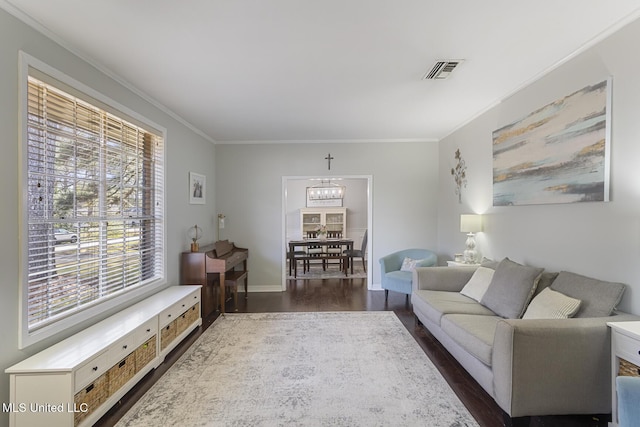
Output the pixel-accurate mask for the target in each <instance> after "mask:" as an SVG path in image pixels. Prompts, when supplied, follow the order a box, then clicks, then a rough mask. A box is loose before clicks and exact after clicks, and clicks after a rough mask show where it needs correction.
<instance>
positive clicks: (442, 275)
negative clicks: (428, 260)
mask: <svg viewBox="0 0 640 427" xmlns="http://www.w3.org/2000/svg"><path fill="white" fill-rule="evenodd" d="M475 271H476V267H417V268H416V269H415V270H414V271H413V289H414V290H430V291H452V292H460V290H461V289H462V288H464V285H466V284H467V282H468V281H469V279H470V278H471V276H473V273H474V272H475Z"/></svg>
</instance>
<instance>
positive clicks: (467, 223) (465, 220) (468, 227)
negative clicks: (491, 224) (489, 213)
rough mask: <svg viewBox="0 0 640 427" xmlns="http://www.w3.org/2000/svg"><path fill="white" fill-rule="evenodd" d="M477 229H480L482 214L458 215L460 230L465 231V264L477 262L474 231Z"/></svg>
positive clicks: (477, 230)
mask: <svg viewBox="0 0 640 427" xmlns="http://www.w3.org/2000/svg"><path fill="white" fill-rule="evenodd" d="M479 231H482V215H477V214H462V215H460V232H461V233H467V241H466V243H465V244H466V246H467V248H466V249H465V250H464V262H465V264H475V263H477V262H478V251H476V239H475V233H477V232H479Z"/></svg>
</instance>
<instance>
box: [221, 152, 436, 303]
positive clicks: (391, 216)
mask: <svg viewBox="0 0 640 427" xmlns="http://www.w3.org/2000/svg"><path fill="white" fill-rule="evenodd" d="M327 153H331V155H332V156H333V157H334V160H333V161H332V162H331V170H330V171H328V170H327V161H326V160H324V157H326V156H327ZM328 175H333V176H343V175H355V176H365V175H366V176H369V175H371V176H373V180H372V181H373V184H372V186H373V194H372V195H371V197H372V203H373V212H372V221H373V227H372V230H371V235H372V240H371V242H370V245H369V256H370V257H371V259H372V261H373V267H374V268H373V285H374V286H376V285H377V286H378V287H379V284H380V268H379V265H378V259H379V258H380V257H382V256H384V255H386V254H388V253H390V252H393V251H396V250H400V249H404V248H408V247H423V248H428V249H435V248H436V244H437V228H436V217H437V203H438V202H437V177H438V144H437V143H433V142H410V143H409V142H393V143H353V144H330V143H309V144H239V145H233V144H220V145H216V182H217V186H216V206H217V208H218V210H219V211H218V213H223V214H224V215H226V217H227V220H226V228H225V229H224V232H223V233H222V237H223V238H225V239H227V238H228V239H229V240H231V241H234V242H235V243H236V245H238V246H243V247H248V248H249V271H250V273H249V289H250V291H265V290H280V289H281V286H282V284H281V280H282V257H283V256H284V253H283V246H282V245H283V243H282V235H283V230H282V229H281V227H282V225H281V224H282V215H283V212H282V177H284V176H328Z"/></svg>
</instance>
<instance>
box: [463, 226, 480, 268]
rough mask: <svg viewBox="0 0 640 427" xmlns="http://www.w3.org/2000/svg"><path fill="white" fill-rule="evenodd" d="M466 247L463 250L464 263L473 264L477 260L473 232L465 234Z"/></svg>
mask: <svg viewBox="0 0 640 427" xmlns="http://www.w3.org/2000/svg"><path fill="white" fill-rule="evenodd" d="M465 244H466V246H467V248H466V249H465V250H464V262H465V263H466V264H475V263H477V262H478V251H476V239H475V234H473V233H469V234H467V241H466V242H465Z"/></svg>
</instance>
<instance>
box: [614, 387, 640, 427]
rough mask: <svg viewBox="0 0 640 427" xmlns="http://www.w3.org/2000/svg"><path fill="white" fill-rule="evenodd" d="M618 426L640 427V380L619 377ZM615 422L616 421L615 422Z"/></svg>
mask: <svg viewBox="0 0 640 427" xmlns="http://www.w3.org/2000/svg"><path fill="white" fill-rule="evenodd" d="M616 389H617V391H618V426H619V427H633V426H638V425H640V406H639V405H638V401H639V400H640V378H637V377H617V378H616ZM613 421H614V422H615V420H613Z"/></svg>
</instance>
